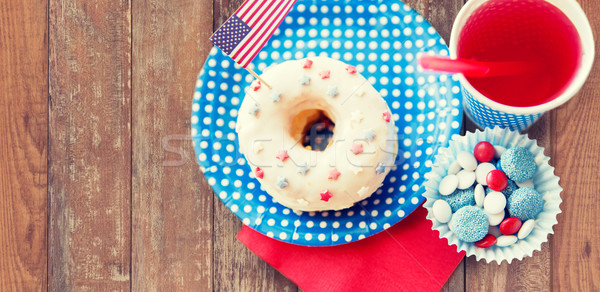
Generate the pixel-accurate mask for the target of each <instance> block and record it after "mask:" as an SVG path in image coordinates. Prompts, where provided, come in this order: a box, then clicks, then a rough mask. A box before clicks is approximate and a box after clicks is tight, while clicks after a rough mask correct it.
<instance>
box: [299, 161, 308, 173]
mask: <svg viewBox="0 0 600 292" xmlns="http://www.w3.org/2000/svg"><path fill="white" fill-rule="evenodd" d="M309 170H310V167H308V165H306V163H305V164H302V165H300V166H299V167H298V173H301V174H302V175H306V172H307V171H309Z"/></svg>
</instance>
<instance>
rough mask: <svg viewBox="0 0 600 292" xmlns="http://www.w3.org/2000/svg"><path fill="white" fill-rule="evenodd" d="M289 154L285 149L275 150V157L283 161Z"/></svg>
mask: <svg viewBox="0 0 600 292" xmlns="http://www.w3.org/2000/svg"><path fill="white" fill-rule="evenodd" d="M289 157H290V156H289V155H288V153H287V151H286V150H279V151H278V152H277V155H275V158H277V159H279V160H281V161H285V160H286V159H288V158H289Z"/></svg>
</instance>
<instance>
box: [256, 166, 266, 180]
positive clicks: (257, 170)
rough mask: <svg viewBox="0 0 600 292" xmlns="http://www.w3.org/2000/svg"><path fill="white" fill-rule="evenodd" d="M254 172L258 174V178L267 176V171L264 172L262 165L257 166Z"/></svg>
mask: <svg viewBox="0 0 600 292" xmlns="http://www.w3.org/2000/svg"><path fill="white" fill-rule="evenodd" d="M254 173H255V174H256V177H257V178H261V179H262V178H263V177H265V173H264V172H263V170H262V169H260V167H257V168H256V169H255V170H254Z"/></svg>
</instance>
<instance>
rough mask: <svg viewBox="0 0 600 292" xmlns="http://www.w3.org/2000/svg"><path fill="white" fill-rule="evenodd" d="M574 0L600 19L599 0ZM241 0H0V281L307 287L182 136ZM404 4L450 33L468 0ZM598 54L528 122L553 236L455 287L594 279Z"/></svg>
mask: <svg viewBox="0 0 600 292" xmlns="http://www.w3.org/2000/svg"><path fill="white" fill-rule="evenodd" d="M579 2H580V3H581V4H582V6H583V9H584V10H585V11H586V13H587V15H588V16H589V18H590V20H591V22H592V26H593V29H594V30H595V32H599V31H600V18H599V16H598V15H599V13H600V1H597V0H579ZM240 3H241V0H231V1H228V0H219V1H216V0H214V1H213V0H177V1H174V0H170V1H168V0H146V1H142V0H133V1H114V0H113V1H100V0H85V1H84V0H79V1H76V0H49V1H48V0H47V1H43V0H37V1H36V0H22V1H14V0H0V62H1V64H2V70H0V93H1V94H2V97H1V99H0V141H1V142H0V291H37V290H46V289H49V290H52V291H68V290H74V291H88V290H98V291H99V290H102V291H108V290H134V291H155V290H156V291H175V290H185V291H210V290H214V291H296V290H297V287H296V286H295V285H294V284H293V283H292V282H291V281H289V280H287V279H286V278H285V277H283V276H282V275H281V274H279V272H277V271H276V270H274V269H273V268H271V267H270V266H269V265H267V264H266V263H264V262H263V261H262V260H260V259H259V258H258V257H256V256H255V255H254V254H252V253H251V252H249V251H248V250H247V249H246V248H245V247H244V246H243V245H242V244H240V243H239V242H238V241H237V240H236V239H235V235H236V233H237V231H238V230H239V229H240V227H241V222H240V221H239V220H237V218H236V217H235V216H234V215H233V214H232V213H231V212H229V210H227V208H225V206H224V205H223V204H222V203H221V202H220V201H219V200H218V199H215V197H214V196H213V194H212V191H211V189H210V188H209V187H208V185H207V183H206V181H205V180H204V179H203V176H202V174H201V173H200V171H199V168H198V165H197V163H196V159H195V155H194V150H193V148H192V143H191V139H190V138H189V136H188V134H189V133H190V121H189V116H190V106H191V102H192V92H193V89H194V83H195V79H196V76H197V73H198V72H199V70H200V68H201V66H202V64H203V62H204V60H205V58H206V55H207V53H208V51H209V49H210V48H211V44H210V43H209V41H208V37H209V36H210V35H211V34H212V32H213V31H214V30H215V29H216V28H217V27H218V26H219V25H220V24H221V23H222V22H223V21H224V20H225V19H226V18H227V17H228V16H229V15H231V14H232V13H233V12H234V10H235V8H236V7H237V6H239V5H240ZM408 3H409V4H410V5H411V6H412V7H414V8H415V9H417V10H418V11H419V12H420V13H422V14H423V15H424V16H425V17H426V18H427V19H429V20H430V21H431V22H432V23H433V25H434V26H435V27H436V28H437V29H438V30H439V31H440V33H441V35H442V36H443V37H444V38H445V39H446V40H448V36H449V32H450V27H451V23H452V21H453V19H454V17H455V15H456V13H457V12H458V10H459V8H460V7H461V5H463V0H410V1H408ZM596 39H597V40H598V39H600V37H599V36H597V37H596ZM596 43H597V47H599V48H600V44H598V42H596ZM597 55H600V53H598V52H597ZM599 66H600V64H599V63H598V62H596V66H595V67H594V70H593V71H592V73H591V75H590V77H589V79H588V81H587V84H586V85H585V86H584V88H583V90H582V91H581V92H580V94H579V95H578V96H577V97H576V98H574V99H573V100H572V101H570V102H569V103H568V104H566V105H563V106H562V107H560V108H559V109H556V110H554V111H552V112H550V113H549V114H547V115H545V116H544V117H543V118H542V119H541V120H540V121H539V122H538V123H537V124H536V125H535V126H534V127H533V128H531V129H530V130H529V133H530V135H531V136H532V137H534V138H537V139H539V141H540V144H542V145H543V146H544V147H546V154H548V155H551V157H552V160H551V164H552V165H554V166H555V167H556V174H557V175H559V176H560V177H561V178H562V179H561V185H562V186H563V187H564V189H565V191H564V192H563V193H562V197H563V200H564V202H563V204H562V205H561V207H562V210H563V214H561V215H560V216H559V217H558V220H559V224H558V225H557V226H556V227H555V228H554V229H555V232H556V235H554V236H551V237H550V241H549V244H548V243H546V244H544V245H543V247H542V251H541V252H536V253H534V255H533V257H531V258H527V259H525V260H524V261H522V262H515V263H513V264H511V265H507V264H506V263H504V264H502V265H500V266H498V265H496V264H491V265H486V264H484V263H478V262H476V261H475V259H474V258H469V259H466V260H464V261H463V263H461V264H460V265H459V266H458V268H457V269H456V271H455V273H454V274H453V275H452V277H451V278H450V280H449V281H448V283H447V284H446V286H445V288H444V289H445V290H448V291H459V290H468V291H479V290H498V291H501V290H506V291H525V290H528V291H547V290H554V289H556V290H565V291H600V245H599V244H598V242H599V241H600V235H599V234H600V228H599V227H598V225H597V224H598V221H600V215H599V214H600V204H598V199H600V196H599V195H600V187H599V185H600V175H598V171H597V169H598V166H599V161H600V154H599V153H600V125H599V123H600V114H599V112H600V97H599V96H598V95H600V70H598V69H599V68H598V67H599ZM466 125H467V128H472V125H470V124H468V123H467V124H466ZM173 160H175V161H179V162H178V163H175V164H172V163H166V162H167V161H173Z"/></svg>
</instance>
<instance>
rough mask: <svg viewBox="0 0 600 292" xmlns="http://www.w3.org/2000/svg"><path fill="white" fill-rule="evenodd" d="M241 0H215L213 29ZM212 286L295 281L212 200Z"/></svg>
mask: <svg viewBox="0 0 600 292" xmlns="http://www.w3.org/2000/svg"><path fill="white" fill-rule="evenodd" d="M242 2H243V1H242V0H215V1H214V18H213V19H214V22H213V29H214V30H216V29H217V28H218V27H219V26H220V25H221V24H222V23H223V22H224V21H225V20H227V18H228V17H229V16H231V14H233V13H234V12H235V10H236V9H237V8H238V7H239V6H240V5H241V4H242ZM213 216H214V219H213V220H214V251H213V254H214V290H215V291H297V287H296V285H294V283H292V282H291V281H290V280H288V279H287V278H285V277H284V276H283V275H281V273H279V272H278V271H277V270H275V269H274V268H273V267H271V266H270V265H269V264H267V263H266V262H264V261H263V260H262V259H260V258H259V257H258V256H256V255H255V254H253V253H252V252H251V251H249V250H248V249H247V248H246V247H245V246H244V245H243V244H241V243H240V242H239V241H238V240H237V239H236V238H235V235H236V234H237V233H238V231H239V230H240V229H241V228H242V222H240V220H239V219H238V218H237V217H235V215H233V213H231V211H229V209H227V207H225V205H223V203H221V201H220V200H218V199H215V200H214V215H213Z"/></svg>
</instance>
